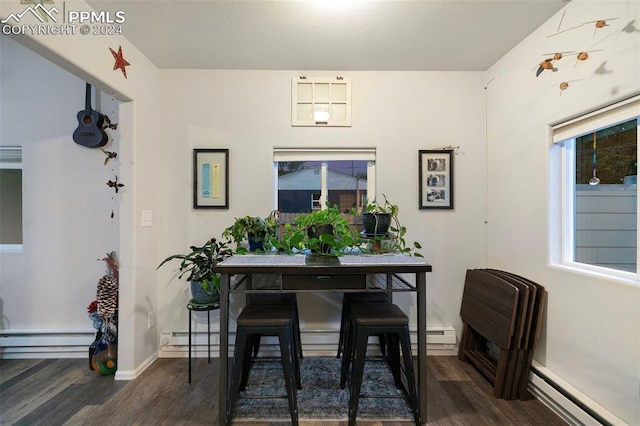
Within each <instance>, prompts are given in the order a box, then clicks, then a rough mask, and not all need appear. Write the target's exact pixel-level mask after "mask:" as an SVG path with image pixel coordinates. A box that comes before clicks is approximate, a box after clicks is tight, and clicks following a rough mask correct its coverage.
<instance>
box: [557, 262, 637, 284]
mask: <svg viewBox="0 0 640 426" xmlns="http://www.w3.org/2000/svg"><path fill="white" fill-rule="evenodd" d="M549 266H550V267H551V268H554V269H558V270H561V271H565V272H571V273H575V274H580V275H585V276H588V277H591V278H599V279H603V280H607V281H611V282H615V283H619V284H625V285H631V286H634V287H638V286H640V279H638V274H637V273H633V272H624V271H616V270H613V269H608V268H600V267H597V266H591V265H586V264H583V263H574V262H567V263H555V264H550V265H549Z"/></svg>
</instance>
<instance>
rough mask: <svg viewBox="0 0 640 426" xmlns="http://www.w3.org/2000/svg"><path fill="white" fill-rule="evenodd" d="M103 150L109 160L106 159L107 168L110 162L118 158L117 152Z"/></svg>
mask: <svg viewBox="0 0 640 426" xmlns="http://www.w3.org/2000/svg"><path fill="white" fill-rule="evenodd" d="M100 149H101V150H102V152H104V154H105V155H106V156H107V158H105V159H104V165H105V166H106V165H107V163H108V162H109V160H111V159H113V158H116V157H117V156H118V153H117V152H113V151H107V150H105V149H104V148H100Z"/></svg>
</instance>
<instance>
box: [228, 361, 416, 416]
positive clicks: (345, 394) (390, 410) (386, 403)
mask: <svg viewBox="0 0 640 426" xmlns="http://www.w3.org/2000/svg"><path fill="white" fill-rule="evenodd" d="M340 364H341V360H340V359H337V358H329V357H326V358H325V357H307V358H304V359H303V360H302V364H301V369H300V373H301V379H302V390H299V391H298V415H299V418H300V420H310V419H315V420H331V421H344V420H348V417H349V391H348V389H346V388H345V389H340V366H341V365H340ZM361 393H362V394H365V395H385V397H376V398H362V397H361V398H360V404H359V408H358V418H359V419H381V420H389V421H412V420H413V416H412V414H411V410H410V408H409V405H408V404H407V401H406V399H405V398H403V397H402V396H403V393H402V391H401V390H399V389H397V388H396V386H395V384H394V381H393V375H392V374H391V370H390V369H389V367H388V365H387V364H386V363H384V362H381V361H377V360H374V361H367V362H366V364H365V368H364V380H363V384H362V391H361ZM247 395H251V396H261V395H271V396H273V395H277V396H280V395H281V396H283V398H264V399H263V398H253V397H252V398H243V396H247ZM234 419H235V420H243V421H251V420H258V419H259V420H261V421H267V422H268V421H288V420H290V416H289V404H288V402H287V399H286V391H285V385H284V374H283V371H282V366H281V365H280V362H279V361H277V360H276V361H259V362H256V363H255V364H254V365H253V367H252V368H251V374H250V376H249V381H248V383H247V388H246V390H245V391H243V392H241V394H240V399H239V400H238V403H237V405H236V410H235V413H234Z"/></svg>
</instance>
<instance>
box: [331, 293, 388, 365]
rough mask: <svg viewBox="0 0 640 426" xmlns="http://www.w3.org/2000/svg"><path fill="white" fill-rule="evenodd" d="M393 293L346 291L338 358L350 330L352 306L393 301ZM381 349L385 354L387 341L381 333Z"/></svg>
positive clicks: (343, 302)
mask: <svg viewBox="0 0 640 426" xmlns="http://www.w3.org/2000/svg"><path fill="white" fill-rule="evenodd" d="M391 302H392V298H391V293H390V292H389V293H377V292H375V293H374V292H360V293H344V294H343V296H342V315H341V318H340V335H339V337H338V353H337V355H336V358H340V355H341V354H342V351H343V349H344V347H345V344H344V343H345V339H346V337H347V333H348V330H349V324H350V321H349V317H350V307H351V305H353V304H365V303H391ZM378 337H379V341H380V350H381V351H382V355H384V354H385V341H384V336H382V335H380V336H378Z"/></svg>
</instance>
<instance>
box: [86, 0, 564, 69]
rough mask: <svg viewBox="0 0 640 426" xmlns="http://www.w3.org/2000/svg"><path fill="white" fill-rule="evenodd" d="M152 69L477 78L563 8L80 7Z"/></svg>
mask: <svg viewBox="0 0 640 426" xmlns="http://www.w3.org/2000/svg"><path fill="white" fill-rule="evenodd" d="M87 3H89V5H91V6H92V7H93V8H94V9H95V10H97V11H100V10H104V11H111V12H113V13H115V12H116V11H124V13H125V18H126V21H125V22H124V24H123V27H122V29H123V35H124V36H125V37H126V38H127V39H128V40H129V41H130V42H131V43H132V44H133V45H135V46H136V47H137V48H138V49H139V50H140V51H141V52H142V53H143V54H144V55H145V56H146V57H148V58H149V59H150V60H151V61H152V62H153V63H154V64H155V65H156V66H158V67H159V68H185V69H188V68H194V69H251V70H339V71H349V70H352V71H357V70H372V71H382V70H408V71H485V70H487V69H488V68H489V67H490V66H491V65H493V64H494V63H495V62H496V61H497V60H498V59H499V58H501V57H502V56H503V55H505V54H506V53H507V52H509V50H511V49H512V48H513V47H514V46H516V45H517V44H518V43H519V42H520V41H522V40H523V39H524V38H526V37H527V36H528V35H529V34H530V33H532V32H533V31H534V30H535V29H536V28H538V27H539V26H540V25H541V24H543V23H544V22H546V21H547V20H548V19H549V18H551V17H552V16H553V15H554V14H555V13H556V12H557V11H558V10H560V9H561V8H562V7H564V6H565V5H566V4H567V1H566V0H231V1H229V0H209V1H204V0H181V1H178V0H173V1H168V0H160V1H150V0H133V1H132V0H127V1H123V0H87Z"/></svg>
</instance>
